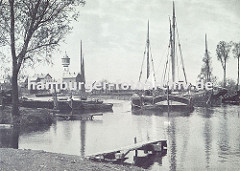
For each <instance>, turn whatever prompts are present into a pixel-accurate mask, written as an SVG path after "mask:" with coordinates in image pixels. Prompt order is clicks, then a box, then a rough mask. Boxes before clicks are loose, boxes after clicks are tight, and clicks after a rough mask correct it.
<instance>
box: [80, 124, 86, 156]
mask: <svg viewBox="0 0 240 171" xmlns="http://www.w3.org/2000/svg"><path fill="white" fill-rule="evenodd" d="M80 124H81V126H80V134H81V135H80V138H81V149H80V153H81V157H85V143H86V121H83V120H81V122H80Z"/></svg>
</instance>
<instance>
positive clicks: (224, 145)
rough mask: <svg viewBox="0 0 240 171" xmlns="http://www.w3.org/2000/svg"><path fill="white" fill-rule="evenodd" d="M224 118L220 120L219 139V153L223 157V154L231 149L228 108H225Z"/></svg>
mask: <svg viewBox="0 0 240 171" xmlns="http://www.w3.org/2000/svg"><path fill="white" fill-rule="evenodd" d="M223 115H224V116H223V118H222V119H221V120H220V128H219V130H220V135H219V140H218V145H219V155H220V157H222V155H225V154H226V152H228V151H229V150H230V146H229V135H228V125H227V116H226V115H227V112H226V108H225V107H224V108H223Z"/></svg>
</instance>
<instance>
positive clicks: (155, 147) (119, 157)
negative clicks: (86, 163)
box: [86, 139, 167, 162]
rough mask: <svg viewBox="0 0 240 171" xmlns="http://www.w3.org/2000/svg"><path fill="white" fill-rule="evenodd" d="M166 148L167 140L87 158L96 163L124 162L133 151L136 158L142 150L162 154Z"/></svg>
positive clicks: (137, 144) (132, 146)
mask: <svg viewBox="0 0 240 171" xmlns="http://www.w3.org/2000/svg"><path fill="white" fill-rule="evenodd" d="M135 142H136V139H135ZM166 148H167V140H157V141H148V142H139V143H136V144H133V145H130V146H127V147H123V148H120V149H116V150H110V151H105V152H101V153H97V154H93V155H89V156H87V157H86V158H87V159H90V160H95V161H109V162H124V160H126V159H127V157H126V156H127V154H128V153H129V152H131V151H135V156H137V151H139V150H142V151H144V153H145V154H148V153H149V152H152V153H157V152H162V151H164V150H166Z"/></svg>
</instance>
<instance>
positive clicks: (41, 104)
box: [21, 100, 113, 111]
mask: <svg viewBox="0 0 240 171" xmlns="http://www.w3.org/2000/svg"><path fill="white" fill-rule="evenodd" d="M21 106H23V107H27V108H46V109H54V103H53V101H40V100H23V101H22V102H21ZM112 106H113V105H112V104H111V103H103V102H101V101H99V102H98V101H96V102H95V101H84V100H72V101H69V100H60V101H58V107H57V109H58V110H60V111H72V110H94V111H97V110H100V111H102V110H112Z"/></svg>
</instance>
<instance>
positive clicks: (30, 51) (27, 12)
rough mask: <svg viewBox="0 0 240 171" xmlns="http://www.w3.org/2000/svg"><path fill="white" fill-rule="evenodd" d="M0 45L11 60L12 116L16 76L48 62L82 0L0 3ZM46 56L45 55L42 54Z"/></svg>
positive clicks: (7, 0) (4, 0)
mask: <svg viewBox="0 0 240 171" xmlns="http://www.w3.org/2000/svg"><path fill="white" fill-rule="evenodd" d="M0 3H1V4H0V46H4V47H9V49H10V51H11V59H12V91H13V96H12V103H13V114H16V115H19V110H18V103H19V99H18V73H19V71H20V68H21V67H22V66H23V64H24V63H26V61H27V60H31V61H32V62H33V63H36V62H39V60H41V59H40V58H39V57H41V56H44V59H46V60H49V59H50V58H51V53H52V51H53V50H55V49H56V46H57V45H59V43H60V41H62V40H63V39H64V38H65V36H66V34H67V33H69V31H70V30H71V29H72V28H71V27H70V23H71V21H73V20H76V19H77V17H78V14H79V12H78V11H77V10H76V9H77V8H76V7H77V6H79V5H83V4H84V3H85V1H84V0H0ZM43 53H45V55H42V54H43Z"/></svg>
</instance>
